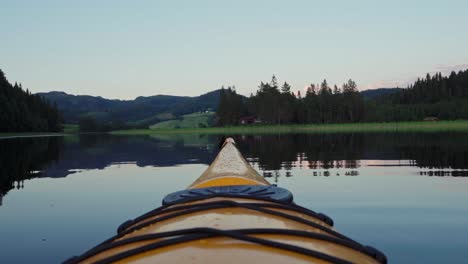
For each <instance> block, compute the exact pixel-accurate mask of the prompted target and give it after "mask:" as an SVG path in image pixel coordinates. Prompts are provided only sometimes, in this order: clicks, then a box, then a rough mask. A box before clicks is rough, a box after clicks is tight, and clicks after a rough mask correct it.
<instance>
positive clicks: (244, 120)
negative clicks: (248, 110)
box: [239, 116, 259, 125]
mask: <svg viewBox="0 0 468 264" xmlns="http://www.w3.org/2000/svg"><path fill="white" fill-rule="evenodd" d="M255 123H259V121H258V120H257V118H256V117H255V116H244V117H241V118H240V119H239V124H241V125H250V124H255Z"/></svg>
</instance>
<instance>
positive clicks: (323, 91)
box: [217, 76, 364, 126]
mask: <svg viewBox="0 0 468 264" xmlns="http://www.w3.org/2000/svg"><path fill="white" fill-rule="evenodd" d="M246 115H247V116H249V115H250V116H254V117H255V118H256V120H258V121H261V122H262V123H265V124H290V123H299V124H303V123H338V122H339V123H348V122H360V121H362V120H363V118H364V99H363V97H362V96H361V95H360V94H359V92H358V91H357V87H356V83H355V82H354V81H353V80H349V81H348V82H347V83H345V84H343V86H342V88H338V87H337V86H336V85H335V86H334V87H333V89H332V88H331V87H330V86H329V85H328V83H327V81H326V80H324V81H323V82H322V83H321V84H320V85H315V84H311V85H310V86H309V87H308V88H307V91H306V93H305V95H304V96H302V95H301V93H300V92H298V94H297V95H295V94H293V93H292V92H291V86H290V85H289V84H288V83H287V82H285V83H284V84H283V85H281V87H280V86H279V84H278V81H277V79H276V77H275V76H273V77H272V79H271V82H269V83H263V82H262V83H261V84H260V86H259V89H258V91H257V93H256V94H255V95H251V96H250V97H249V98H248V99H243V97H242V96H240V95H238V94H237V93H236V91H235V89H234V88H233V87H228V88H227V89H222V92H221V96H220V103H219V106H218V111H217V123H218V125H220V126H225V125H237V124H239V122H240V121H241V118H242V117H244V116H246Z"/></svg>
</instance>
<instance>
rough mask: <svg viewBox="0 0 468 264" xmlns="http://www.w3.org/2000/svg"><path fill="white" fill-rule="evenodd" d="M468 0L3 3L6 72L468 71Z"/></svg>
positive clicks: (138, 90) (143, 88)
mask: <svg viewBox="0 0 468 264" xmlns="http://www.w3.org/2000/svg"><path fill="white" fill-rule="evenodd" d="M467 25H468V1H466V0H460V1H429V0H426V1H410V0H406V1H395V0H393V1H378V0H369V1H357V0H355V1H350V0H343V1H333V0H330V1H324V0H321V1H312V0H308V1H294V0H290V1H273V0H269V1H255V0H250V1H241V0H236V1H221V0H217V1H202V0H198V1H169V0H168V1H136V0H135V1H130V0H128V1H118V0H100V1H98V0H95V1H84V0H80V1H59V0H57V1H52V0H41V1H36V0H31V1H21V0H14V1H5V0H0V34H1V36H2V37H1V40H0V69H2V70H3V71H4V72H5V73H6V75H7V78H8V79H9V80H10V81H12V82H14V81H20V82H22V83H23V87H26V88H29V89H30V90H31V91H33V92H39V91H52V90H60V91H65V92H67V93H73V94H91V95H100V96H104V97H109V98H123V99H132V98H134V97H136V96H139V95H154V94H175V95H198V94H201V93H204V92H207V91H210V90H213V89H216V88H219V87H220V86H221V85H223V84H224V85H235V86H236V87H237V90H238V92H239V93H242V94H246V95H247V94H250V93H251V92H254V91H255V90H256V87H257V86H258V84H259V82H260V81H262V80H263V81H266V80H269V79H270V77H271V75H272V74H276V75H277V77H278V79H279V81H285V80H286V81H288V82H289V83H291V84H292V86H293V89H294V90H298V89H303V88H304V87H305V86H306V85H307V84H308V83H311V82H313V83H317V82H320V81H321V80H322V79H324V78H326V79H327V80H328V81H329V83H331V84H334V83H338V84H341V83H343V82H344V81H345V80H347V79H348V78H352V79H354V80H355V81H356V82H357V83H358V86H359V88H360V89H367V88H375V87H385V86H387V87H388V86H395V85H406V83H407V82H408V81H411V80H413V79H414V78H415V77H417V76H421V75H424V74H425V73H427V72H433V71H438V70H441V71H447V70H451V69H460V68H468V29H467Z"/></svg>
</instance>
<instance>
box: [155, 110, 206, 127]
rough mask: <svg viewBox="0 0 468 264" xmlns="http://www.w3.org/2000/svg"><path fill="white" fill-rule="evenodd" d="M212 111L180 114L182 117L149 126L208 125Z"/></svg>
mask: <svg viewBox="0 0 468 264" xmlns="http://www.w3.org/2000/svg"><path fill="white" fill-rule="evenodd" d="M213 115H214V113H213V112H209V113H193V114H188V115H184V116H182V119H180V120H179V119H174V120H167V121H163V122H159V123H157V124H154V125H152V126H150V129H178V128H179V129H181V128H198V127H200V125H201V126H206V127H208V126H210V120H211V118H212V117H213Z"/></svg>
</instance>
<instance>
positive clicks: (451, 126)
mask: <svg viewBox="0 0 468 264" xmlns="http://www.w3.org/2000/svg"><path fill="white" fill-rule="evenodd" d="M452 131H453V132H468V120H456V121H433V122H432V121H409V122H389V123H346V124H303V125H296V124H294V125H245V126H232V127H207V128H179V129H131V130H116V131H111V132H109V133H110V134H112V135H151V134H189V133H198V134H294V133H366V132H379V133H384V132H452Z"/></svg>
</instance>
